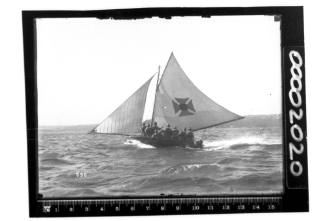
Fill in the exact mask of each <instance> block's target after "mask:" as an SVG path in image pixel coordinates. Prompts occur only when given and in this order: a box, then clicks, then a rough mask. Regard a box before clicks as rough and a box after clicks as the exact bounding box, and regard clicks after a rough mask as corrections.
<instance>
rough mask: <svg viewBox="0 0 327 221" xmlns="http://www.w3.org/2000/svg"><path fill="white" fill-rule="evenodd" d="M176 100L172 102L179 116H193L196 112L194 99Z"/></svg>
mask: <svg viewBox="0 0 327 221" xmlns="http://www.w3.org/2000/svg"><path fill="white" fill-rule="evenodd" d="M175 100H176V101H174V100H172V102H173V106H174V110H175V114H177V113H179V115H178V116H180V117H182V116H187V115H193V114H194V113H195V112H196V111H195V109H194V106H193V102H192V99H190V98H176V97H175Z"/></svg>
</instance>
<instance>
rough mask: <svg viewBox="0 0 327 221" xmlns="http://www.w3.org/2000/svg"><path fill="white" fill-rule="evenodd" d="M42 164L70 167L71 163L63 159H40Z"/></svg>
mask: <svg viewBox="0 0 327 221" xmlns="http://www.w3.org/2000/svg"><path fill="white" fill-rule="evenodd" d="M41 162H42V163H44V164H48V165H49V164H50V165H71V164H73V163H71V162H69V161H67V160H63V159H58V158H47V159H42V160H41Z"/></svg>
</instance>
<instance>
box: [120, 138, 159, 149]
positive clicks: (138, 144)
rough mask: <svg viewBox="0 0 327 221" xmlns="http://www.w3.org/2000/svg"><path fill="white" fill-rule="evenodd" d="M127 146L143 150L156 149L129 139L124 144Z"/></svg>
mask: <svg viewBox="0 0 327 221" xmlns="http://www.w3.org/2000/svg"><path fill="white" fill-rule="evenodd" d="M124 144H125V145H131V146H136V147H138V148H141V149H155V147H154V146H152V145H149V144H144V143H142V142H141V141H138V140H132V139H128V140H126V141H125V142H124Z"/></svg>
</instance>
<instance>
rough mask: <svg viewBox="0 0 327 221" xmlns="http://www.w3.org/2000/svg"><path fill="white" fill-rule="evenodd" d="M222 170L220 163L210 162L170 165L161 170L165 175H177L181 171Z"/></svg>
mask: <svg viewBox="0 0 327 221" xmlns="http://www.w3.org/2000/svg"><path fill="white" fill-rule="evenodd" d="M217 169H218V170H220V169H221V168H220V165H219V164H217V163H210V164H186V165H177V166H173V167H169V168H166V169H164V170H163V171H161V174H164V175H177V174H181V173H193V174H194V173H200V174H201V173H204V174H205V173H208V172H211V173H212V172H214V173H215V172H216V170H217Z"/></svg>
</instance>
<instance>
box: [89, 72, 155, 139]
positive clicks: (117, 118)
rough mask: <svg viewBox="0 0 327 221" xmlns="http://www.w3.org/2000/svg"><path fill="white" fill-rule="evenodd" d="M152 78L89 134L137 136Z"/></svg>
mask: <svg viewBox="0 0 327 221" xmlns="http://www.w3.org/2000/svg"><path fill="white" fill-rule="evenodd" d="M152 78H153V77H151V78H150V79H149V80H148V81H147V82H145V84H143V85H142V86H141V87H140V88H139V89H138V90H137V91H136V92H134V94H132V95H131V96H130V97H129V98H128V99H127V100H126V101H125V102H124V103H123V104H122V105H120V106H119V107H118V108H117V109H116V110H115V111H114V112H112V113H111V114H110V115H109V116H108V117H107V118H106V119H105V120H104V121H102V123H100V124H99V125H98V126H96V127H95V128H94V129H93V130H92V131H91V132H95V133H108V134H123V135H133V134H139V133H140V132H141V126H142V118H143V113H144V106H145V101H146V97H147V92H148V87H149V84H150V82H151V80H152Z"/></svg>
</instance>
